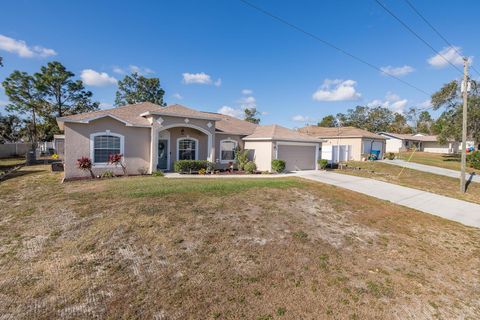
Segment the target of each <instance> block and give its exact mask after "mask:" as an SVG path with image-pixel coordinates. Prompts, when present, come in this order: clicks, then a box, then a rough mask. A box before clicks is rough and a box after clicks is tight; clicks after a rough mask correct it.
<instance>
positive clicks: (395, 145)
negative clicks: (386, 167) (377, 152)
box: [385, 137, 403, 153]
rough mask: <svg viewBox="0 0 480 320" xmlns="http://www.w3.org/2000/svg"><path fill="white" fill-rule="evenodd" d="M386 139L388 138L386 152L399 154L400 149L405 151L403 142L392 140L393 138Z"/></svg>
mask: <svg viewBox="0 0 480 320" xmlns="http://www.w3.org/2000/svg"><path fill="white" fill-rule="evenodd" d="M385 138H387V141H386V148H385V149H386V152H394V153H398V152H399V151H400V149H403V140H401V139H396V138H391V137H385Z"/></svg>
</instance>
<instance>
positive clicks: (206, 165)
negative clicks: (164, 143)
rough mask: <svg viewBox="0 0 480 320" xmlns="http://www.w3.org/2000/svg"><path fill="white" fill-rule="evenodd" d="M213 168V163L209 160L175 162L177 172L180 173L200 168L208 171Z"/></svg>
mask: <svg viewBox="0 0 480 320" xmlns="http://www.w3.org/2000/svg"><path fill="white" fill-rule="evenodd" d="M211 168H212V164H211V163H210V162H208V161H207V160H178V161H175V162H174V164H173V169H174V170H175V172H179V173H192V172H198V171H200V170H202V169H203V170H205V171H207V169H208V170H210V169H211Z"/></svg>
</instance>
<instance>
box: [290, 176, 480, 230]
mask: <svg viewBox="0 0 480 320" xmlns="http://www.w3.org/2000/svg"><path fill="white" fill-rule="evenodd" d="M297 176H298V177H301V178H304V179H308V180H312V181H317V182H321V183H326V184H330V185H334V186H337V187H340V188H344V189H348V190H352V191H355V192H359V193H363V194H366V195H369V196H372V197H375V198H378V199H382V200H387V201H390V202H393V203H395V204H399V205H402V206H405V207H409V208H412V209H416V210H419V211H423V212H426V213H430V214H433V215H436V216H439V217H442V218H445V219H449V220H452V221H456V222H460V223H462V224H464V225H467V226H472V227H477V228H480V205H478V204H475V203H471V202H467V201H462V200H457V199H454V198H449V197H445V196H441V195H438V194H434V193H430V192H426V191H421V190H417V189H412V188H407V187H402V186H399V185H395V184H391V183H387V182H382V181H377V180H373V179H368V178H361V177H355V176H350V175H344V174H339V173H333V172H328V171H298V172H297Z"/></svg>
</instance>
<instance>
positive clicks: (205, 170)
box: [198, 168, 207, 175]
mask: <svg viewBox="0 0 480 320" xmlns="http://www.w3.org/2000/svg"><path fill="white" fill-rule="evenodd" d="M198 174H201V175H205V174H207V169H205V168H202V169H200V170H198Z"/></svg>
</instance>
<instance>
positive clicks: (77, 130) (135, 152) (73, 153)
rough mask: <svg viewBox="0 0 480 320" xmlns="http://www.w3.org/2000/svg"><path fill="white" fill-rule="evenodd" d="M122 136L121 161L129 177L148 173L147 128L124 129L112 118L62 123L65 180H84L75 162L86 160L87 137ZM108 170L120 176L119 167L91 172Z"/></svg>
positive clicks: (88, 149) (87, 154)
mask: <svg viewBox="0 0 480 320" xmlns="http://www.w3.org/2000/svg"><path fill="white" fill-rule="evenodd" d="M106 130H110V132H112V133H116V134H120V135H123V136H124V143H125V145H124V162H125V165H126V167H127V172H128V173H129V174H139V170H148V167H149V163H150V128H139V127H127V126H125V125H124V124H123V123H121V122H119V121H117V120H114V119H112V118H102V119H98V120H94V121H92V122H90V123H89V124H80V123H65V156H64V162H65V179H71V178H78V177H88V176H89V175H90V174H89V173H88V172H85V171H82V170H80V169H78V168H77V159H79V158H81V157H89V158H91V159H92V157H93V155H92V154H90V134H92V133H96V132H105V131H106ZM107 170H110V171H114V172H115V173H118V174H122V169H121V168H120V167H118V168H115V167H114V166H111V165H107V166H98V165H94V167H93V172H94V173H95V174H102V173H103V172H105V171H107Z"/></svg>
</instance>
